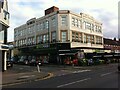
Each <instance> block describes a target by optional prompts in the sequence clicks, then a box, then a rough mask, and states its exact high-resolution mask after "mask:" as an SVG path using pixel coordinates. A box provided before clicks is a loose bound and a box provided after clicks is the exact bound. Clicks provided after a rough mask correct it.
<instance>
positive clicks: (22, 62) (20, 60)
mask: <svg viewBox="0 0 120 90" xmlns="http://www.w3.org/2000/svg"><path fill="white" fill-rule="evenodd" d="M27 61H28V59H27V56H21V57H20V59H19V60H18V64H28V63H26V62H27Z"/></svg>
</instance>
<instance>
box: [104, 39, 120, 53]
mask: <svg viewBox="0 0 120 90" xmlns="http://www.w3.org/2000/svg"><path fill="white" fill-rule="evenodd" d="M104 49H105V50H106V52H109V53H120V40H116V39H115V38H114V39H113V40H112V39H107V38H104Z"/></svg>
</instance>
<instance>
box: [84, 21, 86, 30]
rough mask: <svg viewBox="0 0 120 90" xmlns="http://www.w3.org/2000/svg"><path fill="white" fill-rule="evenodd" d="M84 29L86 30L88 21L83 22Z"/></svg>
mask: <svg viewBox="0 0 120 90" xmlns="http://www.w3.org/2000/svg"><path fill="white" fill-rule="evenodd" d="M83 29H86V21H84V22H83Z"/></svg>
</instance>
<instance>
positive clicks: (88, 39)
mask: <svg viewBox="0 0 120 90" xmlns="http://www.w3.org/2000/svg"><path fill="white" fill-rule="evenodd" d="M90 41H91V40H90V35H87V42H88V43H91V42H90Z"/></svg>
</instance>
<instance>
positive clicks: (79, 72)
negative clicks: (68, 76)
mask: <svg viewBox="0 0 120 90" xmlns="http://www.w3.org/2000/svg"><path fill="white" fill-rule="evenodd" d="M88 71H91V70H79V71H74V72H73V73H80V72H88Z"/></svg>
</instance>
